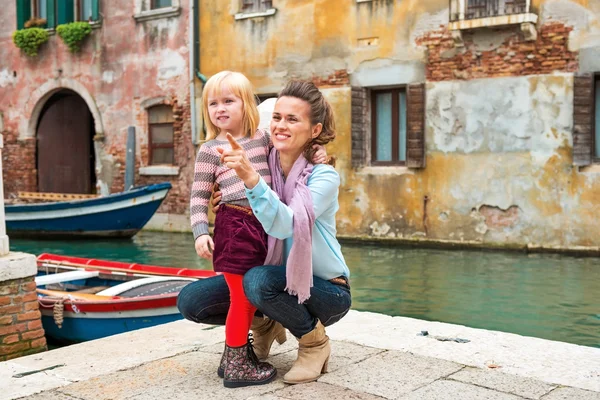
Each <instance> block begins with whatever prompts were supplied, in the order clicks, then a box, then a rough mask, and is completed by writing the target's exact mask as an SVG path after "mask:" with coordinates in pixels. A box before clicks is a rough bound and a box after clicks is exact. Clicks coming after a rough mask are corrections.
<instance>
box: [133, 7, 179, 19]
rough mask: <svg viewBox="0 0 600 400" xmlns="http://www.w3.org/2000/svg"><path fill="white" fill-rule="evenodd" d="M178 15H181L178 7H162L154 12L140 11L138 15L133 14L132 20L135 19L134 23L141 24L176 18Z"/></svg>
mask: <svg viewBox="0 0 600 400" xmlns="http://www.w3.org/2000/svg"><path fill="white" fill-rule="evenodd" d="M179 14H181V8H180V7H164V8H158V9H156V10H148V11H142V12H141V13H139V14H134V15H133V19H135V20H136V22H143V21H149V20H152V19H160V18H170V17H177V16H178V15H179Z"/></svg>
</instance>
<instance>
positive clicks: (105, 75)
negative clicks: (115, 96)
mask: <svg viewBox="0 0 600 400" xmlns="http://www.w3.org/2000/svg"><path fill="white" fill-rule="evenodd" d="M114 79H115V73H114V71H104V72H102V82H106V83H113V81H114Z"/></svg>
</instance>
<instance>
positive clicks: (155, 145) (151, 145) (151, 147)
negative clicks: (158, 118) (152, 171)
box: [146, 104, 175, 166]
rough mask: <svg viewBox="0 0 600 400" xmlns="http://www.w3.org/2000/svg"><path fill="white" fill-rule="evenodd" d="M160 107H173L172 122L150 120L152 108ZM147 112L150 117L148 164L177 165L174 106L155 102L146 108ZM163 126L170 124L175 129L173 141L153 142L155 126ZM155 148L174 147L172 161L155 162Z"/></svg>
mask: <svg viewBox="0 0 600 400" xmlns="http://www.w3.org/2000/svg"><path fill="white" fill-rule="evenodd" d="M158 107H165V108H167V107H168V108H170V109H171V119H172V121H171V122H156V123H151V122H150V113H151V112H152V109H154V108H158ZM146 114H147V117H148V165H149V166H157V165H175V127H174V125H175V115H174V112H173V107H172V106H171V105H170V104H155V105H153V106H151V107H148V108H147V109H146ZM161 126H170V127H171V129H172V130H173V138H172V140H171V143H153V142H152V131H153V128H154V127H161ZM154 149H173V158H172V160H171V163H169V164H165V163H157V164H155V163H154V162H153V158H152V153H153V151H154Z"/></svg>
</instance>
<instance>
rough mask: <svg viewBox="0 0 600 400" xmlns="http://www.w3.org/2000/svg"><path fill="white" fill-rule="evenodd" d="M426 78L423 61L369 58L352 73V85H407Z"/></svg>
mask: <svg viewBox="0 0 600 400" xmlns="http://www.w3.org/2000/svg"><path fill="white" fill-rule="evenodd" d="M424 80H425V64H423V63H422V62H421V61H394V60H391V59H388V58H383V59H382V58H379V59H377V60H367V61H364V62H362V63H360V64H359V65H358V67H357V68H356V69H355V70H354V71H352V73H351V75H350V83H351V84H352V86H363V87H370V86H384V85H406V84H409V83H414V82H423V81H424Z"/></svg>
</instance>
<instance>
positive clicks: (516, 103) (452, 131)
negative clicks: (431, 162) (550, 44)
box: [426, 74, 573, 164]
mask: <svg viewBox="0 0 600 400" xmlns="http://www.w3.org/2000/svg"><path fill="white" fill-rule="evenodd" d="M572 100H573V91H572V76H571V75H567V74H565V75H558V74H557V75H551V76H533V77H515V78H496V79H493V80H491V79H478V80H472V81H466V82H462V81H450V82H436V83H429V84H428V86H427V117H426V120H427V124H428V135H432V136H433V137H432V138H431V139H432V140H426V143H427V144H428V145H427V147H428V150H431V151H442V152H445V153H456V152H460V153H474V152H492V153H506V152H526V151H531V154H532V156H533V157H534V158H535V159H536V161H537V163H539V164H543V163H544V162H545V161H546V160H547V159H548V158H549V157H551V156H552V155H553V154H554V153H555V151H556V149H557V148H559V147H560V146H563V145H564V144H565V142H566V143H567V144H570V143H571V142H572V139H571V136H570V131H571V127H572V114H573V105H572V103H573V101H572ZM428 139H429V138H428Z"/></svg>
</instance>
